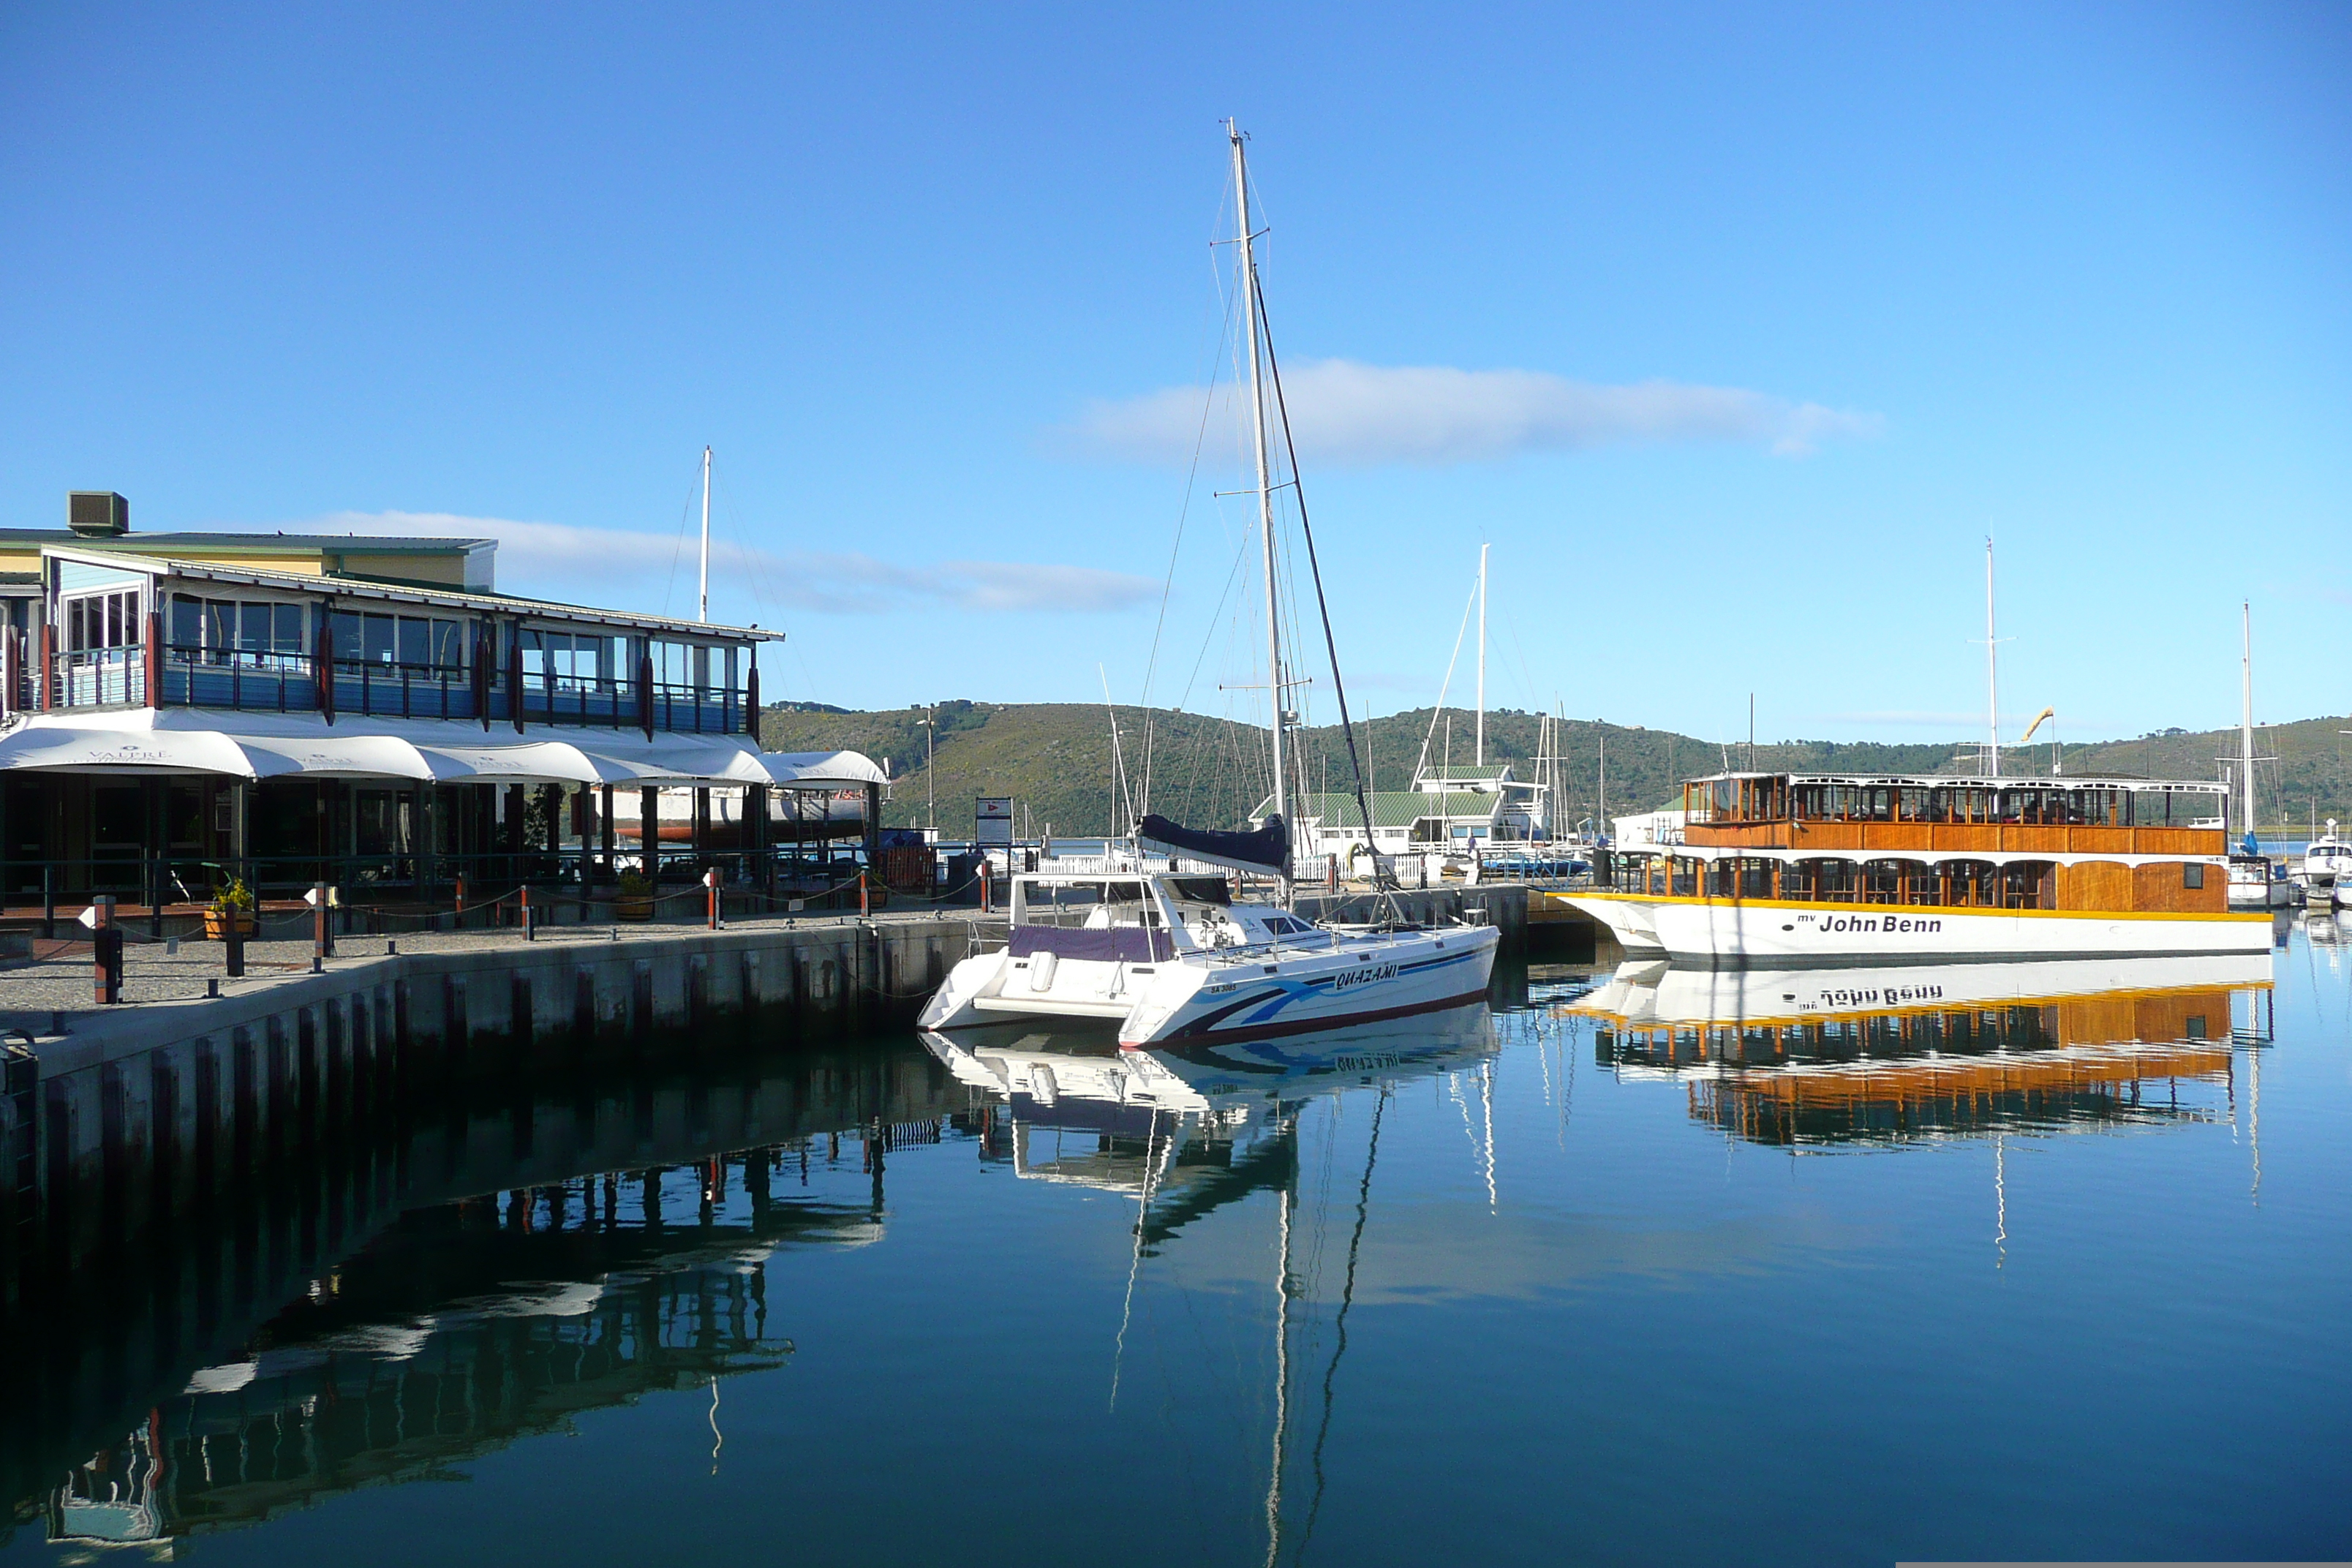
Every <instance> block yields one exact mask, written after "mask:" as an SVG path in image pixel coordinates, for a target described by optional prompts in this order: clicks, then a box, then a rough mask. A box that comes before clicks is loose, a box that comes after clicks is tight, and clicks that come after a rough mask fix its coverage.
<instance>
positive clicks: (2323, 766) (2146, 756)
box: [761, 701, 2352, 837]
mask: <svg viewBox="0 0 2352 1568" xmlns="http://www.w3.org/2000/svg"><path fill="white" fill-rule="evenodd" d="M937 713H938V720H939V734H938V737H937V741H936V751H935V752H934V760H935V763H936V765H935V767H934V768H933V769H932V770H930V772H929V773H928V774H927V773H926V771H925V768H924V741H925V737H924V733H923V725H922V721H923V719H924V717H925V710H922V709H919V708H911V709H892V710H886V711H881V712H845V711H841V710H817V709H814V707H813V706H811V707H796V708H772V709H770V710H768V711H767V712H766V713H765V714H764V715H763V716H762V721H761V736H762V742H763V743H764V744H765V745H766V746H768V747H769V748H770V749H771V750H775V751H790V752H805V751H820V750H825V751H832V750H845V751H857V752H865V753H866V755H868V756H871V757H873V758H875V759H876V760H877V761H881V760H884V759H887V760H888V763H889V766H890V770H891V773H892V775H893V777H894V778H895V780H896V783H895V784H894V786H893V789H892V800H891V803H890V805H889V807H888V808H887V812H886V815H885V820H886V821H887V822H888V823H890V824H891V825H892V826H919V825H920V824H921V823H922V822H923V821H924V814H925V810H926V806H925V797H926V788H927V786H928V789H929V798H930V800H931V802H932V803H933V809H935V810H936V811H937V814H938V817H937V820H938V822H939V826H940V831H941V832H943V833H945V834H946V835H948V836H949V837H962V836H964V835H965V834H967V833H969V831H970V827H971V815H972V801H973V799H974V797H975V796H979V795H1011V796H1013V799H1014V802H1015V806H1014V811H1015V814H1016V821H1017V822H1021V823H1023V824H1024V825H1025V826H1024V828H1023V831H1024V836H1026V835H1027V834H1029V833H1034V832H1036V831H1038V830H1041V829H1043V827H1044V826H1045V825H1046V824H1047V823H1051V824H1052V825H1053V826H1054V830H1055V832H1057V833H1061V834H1065V835H1073V836H1092V835H1097V834H1101V833H1105V832H1108V831H1110V830H1111V827H1112V825H1113V823H1114V821H1115V820H1116V819H1117V817H1118V812H1117V811H1116V810H1115V808H1114V807H1115V803H1114V799H1113V793H1112V784H1111V742H1110V720H1109V716H1108V713H1107V712H1106V710H1104V709H1102V708H1101V707H1099V706H1096V705H1092V704H1087V703H1011V704H998V703H990V702H969V701H958V702H946V703H941V704H940V707H939V709H938V710H937ZM1429 721H1430V710H1428V709H1426V708H1424V709H1421V710H1418V711H1415V712H1410V713H1397V714H1391V715H1389V716H1387V717H1384V718H1381V719H1376V720H1372V721H1370V722H1368V723H1366V724H1363V725H1360V726H1359V727H1358V730H1357V735H1358V739H1359V742H1360V744H1361V746H1362V748H1363V750H1364V752H1365V763H1366V765H1367V768H1368V772H1369V775H1370V781H1371V782H1372V784H1374V786H1375V787H1381V788H1388V789H1398V788H1402V787H1403V786H1404V785H1405V784H1406V783H1407V782H1408V781H1409V780H1410V779H1411V777H1412V765H1413V762H1414V759H1415V758H1416V757H1418V756H1419V755H1420V753H1421V748H1422V742H1423V736H1424V735H1425V734H1427V732H1428V731H1429ZM1537 722H1538V721H1537V716H1536V715H1535V714H1532V713H1523V712H1518V711H1516V710H1498V711H1496V712H1491V713H1489V714H1487V715H1486V751H1487V757H1488V760H1489V761H1490V762H1506V763H1513V764H1515V765H1517V768H1518V771H1519V776H1520V777H1522V778H1526V777H1530V776H1532V771H1531V769H1530V767H1529V766H1528V764H1529V763H1531V761H1532V759H1533V757H1534V755H1535V751H1536V742H1537ZM1473 723H1474V721H1473V720H1472V718H1471V716H1470V715H1469V714H1466V713H1462V712H1458V711H1457V712H1454V714H1453V717H1452V746H1453V753H1452V754H1453V758H1454V762H1455V763H1464V762H1466V761H1468V760H1469V758H1470V755H1471V752H1472V750H1473V742H1472V729H1473ZM1118 728H1119V737H1120V750H1121V752H1122V753H1123V755H1124V757H1125V760H1126V764H1127V769H1128V773H1129V790H1130V793H1131V794H1133V795H1140V794H1141V790H1142V780H1143V775H1144V773H1145V770H1146V757H1147V754H1148V756H1149V759H1150V806H1151V809H1153V810H1156V811H1159V812H1161V813H1162V814H1164V815H1166V816H1171V817H1174V818H1176V819H1177V820H1179V821H1182V822H1191V823H1195V824H1198V825H1201V826H1238V825H1239V824H1240V823H1241V822H1242V820H1243V818H1244V817H1245V816H1247V815H1248V813H1249V811H1250V810H1251V808H1252V807H1254V806H1255V805H1257V804H1258V802H1259V801H1261V800H1262V799H1264V798H1265V792H1266V788H1267V784H1266V764H1265V731H1262V730H1257V729H1254V728H1252V727H1250V726H1247V725H1243V724H1238V723H1234V722H1232V721H1227V720H1223V719H1219V718H1215V717H1212V716H1207V715H1202V714H1198V713H1175V712H1170V711H1169V710H1165V709H1160V710H1150V711H1147V710H1143V709H1139V708H1121V709H1119V710H1118ZM2342 730H2352V719H2309V720H2305V721H2300V722H2298V723H2294V724H2285V725H2280V726H2276V727H2274V728H2269V729H2265V730H2263V731H2261V734H2260V742H2259V750H2260V751H2261V752H2262V754H2263V755H2264V756H2273V755H2275V756H2276V757H2277V758H2278V759H2279V761H2278V762H2277V763H2275V764H2272V763H2265V764H2263V767H2262V768H2261V770H2260V771H2259V774H2258V776H2259V779H2260V782H2261V794H2262V806H2263V814H2262V815H2263V820H2264V822H2265V823H2276V824H2283V825H2284V826H2288V827H2290V828H2292V827H2295V826H2301V825H2302V824H2304V823H2305V821H2306V820H2307V819H2308V816H2309V815H2310V812H2311V808H2312V805H2313V803H2314V802H2316V803H2317V807H2318V814H2319V816H2322V817H2326V816H2336V817H2339V818H2342V819H2345V820H2347V821H2352V761H2348V760H2347V757H2348V756H2352V754H2347V752H2346V751H2345V749H2344V748H2345V746H2346V745H2347V741H2346V739H2345V738H2344V737H2343V736H2340V735H2339V734H2337V731H2342ZM1147 737H1148V745H1147ZM1603 742H1606V748H1607V752H1608V769H1609V778H1608V809H1609V811H1610V812H1611V813H1612V814H1622V813H1625V812H1629V811H1641V810H1646V809H1649V808H1650V807H1653V806H1656V805H1664V804H1668V803H1670V802H1673V801H1674V800H1675V799H1676V798H1677V797H1678V793H1679V792H1678V786H1679V784H1680V783H1681V781H1682V780H1683V779H1685V778H1687V777H1691V776H1693V775H1696V774H1699V773H1712V772H1714V771H1716V770H1717V769H1719V768H1721V767H1722V766H1723V765H1724V764H1725V763H1726V762H1727V761H1728V762H1729V763H1731V764H1732V765H1735V766H1738V765H1741V764H1742V763H1744V761H1745V759H1744V757H1743V755H1742V753H1743V752H1745V750H1746V748H1745V747H1744V746H1740V745H1733V746H1730V747H1728V748H1725V747H1723V746H1720V745H1719V744H1717V742H1708V741H1700V740H1695V739H1693V738H1692V737H1690V736H1688V735H1679V734H1675V733H1674V732H1673V731H1666V730H1645V729H1642V728H1639V727H1628V726H1623V725H1617V724H1602V723H1598V722H1595V721H1589V720H1577V719H1571V720H1569V721H1566V722H1565V723H1564V724H1563V725H1561V727H1560V741H1559V748H1560V751H1561V752H1562V753H1563V754H1564V756H1565V757H1566V759H1567V764H1566V767H1565V769H1564V772H1565V773H1566V776H1567V779H1568V795H1569V812H1568V815H1569V818H1570V820H1571V821H1572V820H1575V819H1577V818H1580V817H1585V816H1599V815H1600V805H1601V777H1600V774H1601V751H1602V747H1603ZM1446 744H1447V741H1446V727H1445V725H1444V724H1443V723H1441V724H1440V726H1439V729H1438V733H1437V735H1436V737H1435V739H1434V740H1433V741H1432V742H1431V746H1430V761H1431V763H1432V765H1433V766H1434V765H1436V764H1437V763H1438V762H1439V761H1440V760H1441V758H1442V757H1443V756H1444V752H1445V747H1446ZM2236 750H2237V735H2236V733H2235V731H2199V732H2194V733H2191V732H2187V731H2168V732H2166V733H2165V734H2162V735H2157V736H2146V737H2142V738H2140V739H2138V740H2131V741H2111V742H2100V743H2096V744H2091V745H2082V746H2070V747H2068V748H2067V750H2066V752H2065V760H2064V766H2065V770H2066V772H2068V773H2093V772H2103V773H2151V772H2152V773H2156V774H2158V775H2161V776H2164V777H2168V778H2211V777H2213V776H2215V772H2216V763H2215V759H2216V758H2219V757H2221V756H2224V755H2227V754H2231V753H2234V752H2235V751H2236ZM1299 751H1300V753H1301V755H1302V756H1303V758H1304V760H1305V765H1306V770H1307V784H1309V785H1310V786H1311V787H1314V788H1318V789H1320V788H1323V787H1325V785H1326V781H1327V780H1328V783H1329V784H1330V785H1331V786H1333V787H1344V781H1345V780H1346V779H1347V777H1348V765H1347V753H1346V751H1345V749H1344V745H1343V742H1341V740H1340V738H1339V730H1338V728H1337V726H1326V727H1323V728H1318V729H1312V730H1308V731H1304V732H1303V733H1302V734H1301V735H1300V736H1299ZM1976 754H1977V748H1976V747H1975V746H1973V745H1971V744H1969V743H1967V742H1937V743H1932V744H1920V745H1890V744H1880V743H1875V742H1831V741H1796V742H1783V743H1780V744H1775V745H1759V746H1758V747H1757V748H1756V765H1757V766H1759V767H1765V768H1799V769H1807V770H1822V771H1852V772H1857V773H1882V772H1886V773H1937V772H1958V771H1963V770H1969V769H1972V768H1973V767H1974V765H1975V760H1976ZM2050 764H2051V754H2050V752H2049V751H2048V750H2047V749H2044V748H2036V749H2035V750H2034V751H2033V752H2032V753H2031V754H2030V756H2029V753H2025V752H2018V753H2014V754H2012V755H2011V757H2010V758H2009V759H2008V763H2007V766H2008V768H2009V769H2010V770H2011V771H2013V772H2017V773H2047V772H2048V771H2049V769H2050Z"/></svg>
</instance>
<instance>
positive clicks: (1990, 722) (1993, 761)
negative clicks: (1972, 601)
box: [1985, 538, 2000, 778]
mask: <svg viewBox="0 0 2352 1568" xmlns="http://www.w3.org/2000/svg"><path fill="white" fill-rule="evenodd" d="M1985 772H1986V773H1988V774H1989V775H1990V776H1991V777H1993V778H1999V777H2000V644H1998V643H1997V642H1995V641H1994V640H1993V632H1992V540H1991V539H1990V538H1987V539H1986V540H1985Z"/></svg>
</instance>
